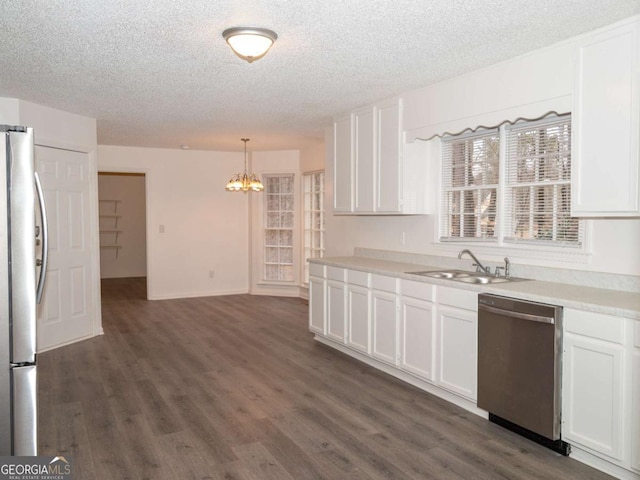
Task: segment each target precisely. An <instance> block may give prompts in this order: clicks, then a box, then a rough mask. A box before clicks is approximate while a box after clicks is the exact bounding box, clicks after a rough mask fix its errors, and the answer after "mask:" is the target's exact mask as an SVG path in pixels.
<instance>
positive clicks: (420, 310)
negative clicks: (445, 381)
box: [400, 296, 436, 381]
mask: <svg viewBox="0 0 640 480" xmlns="http://www.w3.org/2000/svg"><path fill="white" fill-rule="evenodd" d="M434 314H435V309H434V306H433V303H432V302H428V301H425V300H420V299H417V298H411V297H405V296H403V297H402V300H401V302H400V339H401V347H400V351H401V354H400V368H402V369H403V370H406V371H407V372H410V373H413V374H414V375H417V376H419V377H421V378H423V379H425V380H429V381H433V380H434V376H435V368H434V365H435V360H436V355H435V338H436V331H435V319H434Z"/></svg>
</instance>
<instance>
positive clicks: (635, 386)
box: [631, 320, 640, 473]
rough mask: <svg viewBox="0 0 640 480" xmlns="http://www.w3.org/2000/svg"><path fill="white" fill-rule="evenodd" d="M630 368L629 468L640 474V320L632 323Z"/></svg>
mask: <svg viewBox="0 0 640 480" xmlns="http://www.w3.org/2000/svg"><path fill="white" fill-rule="evenodd" d="M633 324H634V325H633V330H634V335H633V353H632V354H631V358H632V367H631V385H632V388H631V468H633V469H634V470H635V471H636V472H638V473H640V320H638V321H635V322H633Z"/></svg>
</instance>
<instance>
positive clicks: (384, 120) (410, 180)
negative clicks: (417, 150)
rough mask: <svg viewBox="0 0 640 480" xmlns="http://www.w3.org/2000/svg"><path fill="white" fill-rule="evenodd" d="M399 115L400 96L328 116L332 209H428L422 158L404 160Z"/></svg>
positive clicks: (388, 211) (363, 211) (357, 211)
mask: <svg viewBox="0 0 640 480" xmlns="http://www.w3.org/2000/svg"><path fill="white" fill-rule="evenodd" d="M401 119H402V101H401V100H393V101H388V102H381V103H379V104H376V105H373V106H369V107H366V108H363V109H359V110H356V111H355V112H353V113H351V114H350V115H347V116H345V117H341V118H339V119H338V120H336V121H335V122H334V213H338V214H345V213H349V214H356V215H371V214H374V215H404V214H406V215H412V214H424V213H428V212H427V210H426V202H425V201H424V198H425V191H426V183H427V178H426V176H427V173H426V172H427V168H426V164H427V158H426V157H423V158H420V157H419V155H408V156H407V159H406V161H405V158H404V155H403V148H404V146H403V143H402V141H401V138H402V120H401ZM411 151H412V152H413V151H414V150H411Z"/></svg>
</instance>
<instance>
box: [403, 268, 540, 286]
mask: <svg viewBox="0 0 640 480" xmlns="http://www.w3.org/2000/svg"><path fill="white" fill-rule="evenodd" d="M405 273H409V274H411V275H420V276H422V277H431V278H442V279H445V280H454V281H456V282H464V283H471V284H475V285H487V284H492V283H508V282H521V281H524V280H527V279H526V278H515V277H508V278H507V277H493V276H491V275H487V274H486V273H478V272H466V271H464V270H427V271H420V272H405Z"/></svg>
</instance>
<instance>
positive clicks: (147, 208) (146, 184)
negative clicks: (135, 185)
mask: <svg viewBox="0 0 640 480" xmlns="http://www.w3.org/2000/svg"><path fill="white" fill-rule="evenodd" d="M99 173H106V174H109V173H112V174H116V173H133V174H138V175H144V204H145V205H144V223H145V237H146V238H145V256H146V259H145V260H146V262H145V263H146V269H147V300H149V298H150V296H151V292H152V291H153V274H152V264H151V261H150V255H149V252H150V251H151V241H152V240H151V239H152V235H151V233H152V232H150V231H149V228H150V225H151V222H149V216H150V210H151V208H150V203H149V182H150V180H149V178H150V176H151V173H150V171H149V169H146V168H126V167H106V168H98V169H97V171H96V208H98V196H99V195H98V194H99V192H98V174H99ZM96 220H99V218H98V216H97V214H96ZM95 232H96V235H97V237H98V242H99V240H100V225H99V222H96V226H95ZM99 253H100V252H99V251H98V272H100V254H99ZM98 279H100V275H98ZM100 303H101V304H102V300H101V301H100Z"/></svg>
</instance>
